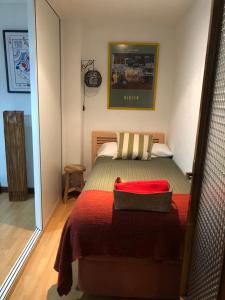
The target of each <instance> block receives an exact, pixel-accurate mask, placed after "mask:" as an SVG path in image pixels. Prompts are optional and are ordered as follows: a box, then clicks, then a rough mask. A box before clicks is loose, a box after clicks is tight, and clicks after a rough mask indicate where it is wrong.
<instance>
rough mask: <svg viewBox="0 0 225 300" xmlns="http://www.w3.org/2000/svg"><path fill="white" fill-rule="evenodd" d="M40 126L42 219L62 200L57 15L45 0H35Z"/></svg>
mask: <svg viewBox="0 0 225 300" xmlns="http://www.w3.org/2000/svg"><path fill="white" fill-rule="evenodd" d="M35 13H36V56H37V83H38V84H37V89H38V103H39V124H40V125H39V126H40V162H41V163H40V169H41V198H42V221H43V226H45V225H46V223H47V221H48V219H49V217H50V216H51V214H52V212H53V210H54V209H55V207H56V205H57V203H58V202H59V201H60V200H61V191H62V188H61V178H62V124H61V118H62V116H61V76H60V72H61V70H60V19H59V17H58V15H57V14H56V13H55V12H54V10H53V9H52V8H51V7H50V6H49V4H48V3H47V1H45V0H36V1H35Z"/></svg>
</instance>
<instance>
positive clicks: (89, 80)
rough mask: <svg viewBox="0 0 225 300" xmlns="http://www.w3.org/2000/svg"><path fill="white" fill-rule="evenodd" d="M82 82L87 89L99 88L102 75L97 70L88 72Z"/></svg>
mask: <svg viewBox="0 0 225 300" xmlns="http://www.w3.org/2000/svg"><path fill="white" fill-rule="evenodd" d="M84 81H85V84H86V86H88V87H99V86H100V85H101V83H102V75H101V74H100V73H99V71H97V70H89V71H87V72H86V73H85V75H84Z"/></svg>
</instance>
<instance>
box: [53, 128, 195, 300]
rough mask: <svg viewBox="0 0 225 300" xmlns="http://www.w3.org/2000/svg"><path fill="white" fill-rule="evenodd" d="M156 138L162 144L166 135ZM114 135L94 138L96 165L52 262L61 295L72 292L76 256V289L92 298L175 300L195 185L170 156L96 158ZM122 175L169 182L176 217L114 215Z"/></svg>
mask: <svg viewBox="0 0 225 300" xmlns="http://www.w3.org/2000/svg"><path fill="white" fill-rule="evenodd" d="M153 137H154V142H161V143H163V142H164V134H163V133H153ZM115 138H116V137H115V133H112V132H94V133H93V135H92V157H93V162H94V161H95V162H94V167H93V170H92V172H91V175H90V177H89V179H88V181H87V183H86V184H85V187H84V190H83V192H82V193H81V195H80V196H79V198H78V200H77V202H76V205H75V208H74V210H73V212H72V213H71V216H70V217H69V219H68V220H67V223H66V224H65V227H64V230H63V233H62V238H61V242H60V246H59V250H58V254H57V259H56V263H55V269H56V270H57V271H58V272H59V280H58V292H59V294H60V295H63V294H67V293H68V292H69V291H70V289H71V285H72V269H71V263H72V261H74V260H75V259H78V286H79V288H80V289H81V290H82V291H84V292H85V293H87V294H91V295H97V296H114V297H139V298H140V297H143V298H152V299H178V297H179V282H180V273H181V266H182V255H183V242H184V234H185V226H186V219H187V212H188V205H189V192H190V183H189V181H188V180H187V179H186V178H185V176H184V175H183V173H182V172H181V170H180V169H179V168H178V167H177V166H176V164H175V163H174V161H173V160H172V159H171V158H165V157H163V158H155V159H152V160H150V161H136V160H112V158H111V157H99V158H97V159H96V160H95V158H96V153H97V150H98V148H99V147H100V146H101V144H103V143H105V142H108V141H114V140H115ZM117 176H120V177H121V178H123V179H125V180H147V179H148V180H151V179H162V178H164V179H168V180H169V182H170V185H171V188H172V190H173V194H174V196H173V208H172V211H171V213H170V214H167V215H166V216H165V214H160V213H152V212H129V211H124V212H118V211H115V210H114V208H113V194H112V190H113V183H114V181H115V178H116V177H117Z"/></svg>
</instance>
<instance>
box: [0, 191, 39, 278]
mask: <svg viewBox="0 0 225 300" xmlns="http://www.w3.org/2000/svg"><path fill="white" fill-rule="evenodd" d="M34 230H35V212H34V197H33V196H30V197H29V198H28V199H27V200H26V201H16V202H12V201H9V197H8V194H7V193H1V194H0V284H2V283H3V281H4V280H5V278H6V276H7V275H8V273H9V271H10V270H11V268H12V266H13V265H14V263H15V262H16V260H17V258H18V257H19V255H20V253H21V252H22V250H23V249H24V247H25V245H26V244H27V242H28V241H29V239H30V238H31V236H32V234H33V232H34Z"/></svg>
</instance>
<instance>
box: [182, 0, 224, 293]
mask: <svg viewBox="0 0 225 300" xmlns="http://www.w3.org/2000/svg"><path fill="white" fill-rule="evenodd" d="M223 9H224V0H212V7H211V17H210V25H209V35H208V44H207V52H206V60H205V70H204V77H203V85H202V95H201V105H200V114H199V123H198V131H197V138H196V148H195V155H194V164H193V178H192V187H191V198H190V206H189V214H188V222H187V230H186V236H185V248H184V260H183V267H182V275H181V285H180V295H181V296H185V295H186V294H187V285H188V277H189V272H190V264H191V258H192V246H193V241H194V234H195V227H196V221H197V216H198V205H199V201H200V195H201V187H202V177H203V172H204V163H205V157H206V150H207V140H208V133H209V125H210V112H211V107H212V102H213V91H214V89H213V88H214V82H215V76H216V67H217V58H218V53H219V43H220V36H221V24H222V19H223Z"/></svg>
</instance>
